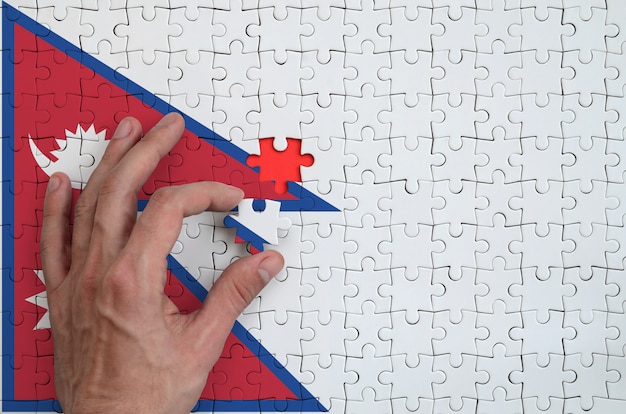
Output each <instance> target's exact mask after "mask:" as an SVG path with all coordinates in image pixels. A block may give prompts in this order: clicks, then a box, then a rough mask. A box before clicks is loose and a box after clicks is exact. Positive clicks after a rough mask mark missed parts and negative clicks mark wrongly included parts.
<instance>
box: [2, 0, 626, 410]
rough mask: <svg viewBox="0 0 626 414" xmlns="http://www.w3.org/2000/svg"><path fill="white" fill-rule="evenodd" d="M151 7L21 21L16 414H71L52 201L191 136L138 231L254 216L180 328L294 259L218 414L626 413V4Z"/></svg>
mask: <svg viewBox="0 0 626 414" xmlns="http://www.w3.org/2000/svg"><path fill="white" fill-rule="evenodd" d="M142 3H143V2H139V1H137V0H101V1H98V0H70V1H66V2H55V1H52V0H27V1H17V0H15V1H8V2H6V3H3V4H2V15H3V16H2V66H1V68H2V145H1V151H2V153H1V160H2V192H1V197H2V238H1V243H2V266H1V269H2V278H1V289H2V330H1V335H2V354H1V355H2V376H1V381H2V384H1V385H2V397H1V399H2V406H1V408H2V412H55V411H59V410H60V409H61V407H60V406H59V404H58V402H57V401H55V393H54V382H53V381H54V378H53V375H52V354H53V351H52V350H53V347H52V338H51V335H50V329H49V328H50V322H49V318H48V316H47V302H46V295H45V286H44V284H43V274H42V269H41V264H40V258H39V255H38V233H39V230H40V225H41V219H42V202H43V194H44V191H45V187H46V183H47V180H48V177H49V176H50V175H51V174H52V173H53V172H55V171H64V172H65V173H67V174H68V175H70V177H71V179H72V185H73V187H74V191H75V193H76V194H79V193H80V191H81V189H82V188H83V186H84V184H85V182H86V180H87V178H88V177H89V174H91V172H92V171H93V169H94V168H95V166H96V165H97V163H98V161H99V159H100V157H101V156H102V153H103V151H104V149H105V148H106V145H107V141H108V139H109V138H110V137H111V135H112V132H113V130H114V128H115V126H116V125H117V124H118V123H119V121H120V120H121V119H122V118H123V117H125V116H129V115H131V116H134V117H136V118H138V119H139V120H140V121H141V122H142V123H143V126H144V130H148V129H149V128H150V126H152V125H153V124H154V123H155V122H156V120H158V119H159V118H160V117H161V116H162V115H163V114H165V113H167V112H170V111H178V112H180V113H182V114H183V115H184V117H185V120H186V127H187V129H186V131H185V134H184V137H183V138H182V140H181V142H180V143H179V144H178V145H177V146H176V147H175V148H174V149H173V150H172V151H171V152H170V154H168V156H167V157H165V159H164V160H163V161H162V163H161V164H160V166H159V168H158V169H157V171H155V173H154V174H153V176H152V177H151V178H150V179H149V181H148V182H147V183H146V185H145V186H144V187H143V189H142V192H141V194H140V199H141V200H140V203H139V205H138V212H140V211H141V210H142V209H143V207H145V205H146V203H147V202H148V201H149V199H150V195H151V194H152V193H153V192H154V191H155V190H156V189H157V188H159V187H162V186H168V185H176V184H180V183H184V182H192V181H198V180H218V181H223V182H226V183H229V184H232V185H236V186H239V187H241V188H242V189H244V191H245V193H246V197H247V198H249V199H254V200H257V201H255V202H252V201H247V202H246V204H244V205H241V206H240V209H239V213H237V214H233V215H228V214H217V213H210V212H206V213H203V214H200V215H198V216H195V217H192V218H189V219H187V220H186V221H185V223H184V225H183V228H182V230H181V233H180V237H179V240H178V242H177V244H176V246H175V248H174V250H173V251H172V252H171V254H170V255H169V257H168V263H169V275H168V285H167V287H166V293H167V294H168V295H169V296H170V297H171V299H172V301H173V302H174V303H175V304H176V305H178V306H179V308H180V309H181V310H182V311H189V310H193V309H195V308H197V307H198V306H199V304H200V303H201V300H202V299H203V298H204V296H205V295H206V293H207V291H208V290H209V289H210V288H211V285H212V283H213V282H214V281H215V279H216V278H217V277H219V275H220V273H221V271H223V269H224V268H225V267H226V266H227V265H228V264H229V263H230V262H231V261H232V260H234V259H236V258H237V257H241V256H245V255H248V254H254V253H255V252H257V251H259V250H263V249H267V248H272V249H277V250H279V251H281V252H282V253H283V255H284V256H285V258H286V269H285V270H284V271H283V272H282V273H281V274H280V275H279V276H278V277H277V278H276V280H274V281H272V282H271V284H270V285H269V286H268V287H267V288H266V289H265V290H264V291H263V292H262V293H261V294H260V296H259V297H258V298H257V299H256V300H255V301H254V302H253V303H252V304H251V305H250V306H249V307H248V309H246V311H245V312H244V313H243V315H241V317H240V318H239V320H238V321H237V323H236V324H235V326H234V327H233V330H232V334H231V335H230V337H229V338H228V341H227V343H226V346H225V348H224V351H223V353H222V357H221V358H220V360H219V361H218V363H217V365H216V366H215V368H214V369H213V371H212V372H211V374H210V375H209V378H208V380H207V386H206V388H205V389H204V392H203V393H202V396H201V400H200V401H199V402H198V405H197V406H196V410H197V411H199V412H275V411H279V412H280V411H289V412H324V411H329V412H332V413H391V412H393V413H409V412H411V413H412V412H415V413H498V414H501V413H603V414H605V413H624V412H626V354H625V353H626V333H625V334H624V335H622V331H624V332H626V302H625V301H626V278H625V269H624V266H625V265H626V261H625V260H624V259H625V258H626V229H625V228H624V225H625V214H626V191H625V190H626V187H625V184H624V180H625V179H626V175H625V174H624V173H625V172H626V142H625V139H626V133H625V131H626V129H625V128H626V96H625V94H626V88H625V85H626V57H625V55H624V52H626V43H624V42H626V23H625V22H626V2H623V1H621V0H587V1H584V0H578V1H577V0H413V1H409V0H318V1H314V0H286V1H283V2H270V1H268V0H238V1H228V0H205V1H202V0H195V1H192V0H188V1H186V0H157V1H154V2H152V3H151V5H150V6H145V5H142ZM60 4H63V6H61V5H60ZM263 200H265V202H263ZM255 209H256V210H263V209H265V210H264V212H263V213H258V212H257V213H255V212H254V210H255Z"/></svg>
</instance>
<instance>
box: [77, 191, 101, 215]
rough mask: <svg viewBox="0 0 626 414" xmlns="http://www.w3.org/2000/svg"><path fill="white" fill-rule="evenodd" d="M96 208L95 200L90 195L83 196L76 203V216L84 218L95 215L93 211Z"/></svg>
mask: <svg viewBox="0 0 626 414" xmlns="http://www.w3.org/2000/svg"><path fill="white" fill-rule="evenodd" d="M95 206H96V203H95V200H94V198H93V197H92V196H91V195H90V194H83V195H82V196H81V197H79V198H78V201H76V205H75V206H74V216H75V217H84V216H86V215H90V214H93V210H94V208H95Z"/></svg>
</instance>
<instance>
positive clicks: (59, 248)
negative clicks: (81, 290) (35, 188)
mask: <svg viewBox="0 0 626 414" xmlns="http://www.w3.org/2000/svg"><path fill="white" fill-rule="evenodd" d="M71 204H72V190H71V186H70V180H69V178H68V177H67V176H66V175H65V174H54V175H53V176H52V177H50V181H48V189H47V192H46V199H45V201H44V208H43V225H42V229H41V241H40V251H41V262H42V266H43V269H45V271H44V278H45V281H46V288H47V289H48V291H49V292H51V291H54V290H55V289H56V288H57V287H58V286H59V285H60V284H61V283H62V282H63V280H64V279H65V276H66V275H67V273H68V271H69V268H70V209H71Z"/></svg>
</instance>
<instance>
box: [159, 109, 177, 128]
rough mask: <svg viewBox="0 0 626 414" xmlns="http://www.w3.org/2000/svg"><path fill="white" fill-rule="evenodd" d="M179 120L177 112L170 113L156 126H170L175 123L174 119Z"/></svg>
mask: <svg viewBox="0 0 626 414" xmlns="http://www.w3.org/2000/svg"><path fill="white" fill-rule="evenodd" d="M176 118H177V115H176V112H170V113H169V114H167V115H165V116H164V117H163V118H161V120H160V121H159V122H157V124H156V125H155V126H168V125H171V124H172V123H173V122H174V119H176Z"/></svg>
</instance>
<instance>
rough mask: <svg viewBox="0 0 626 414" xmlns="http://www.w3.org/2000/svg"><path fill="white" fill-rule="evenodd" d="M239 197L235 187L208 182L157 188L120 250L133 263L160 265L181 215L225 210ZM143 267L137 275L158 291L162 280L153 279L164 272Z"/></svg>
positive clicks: (172, 239) (236, 201) (175, 235)
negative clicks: (122, 248)
mask: <svg viewBox="0 0 626 414" xmlns="http://www.w3.org/2000/svg"><path fill="white" fill-rule="evenodd" d="M242 197H243V191H241V190H240V189H238V188H236V187H231V186H229V185H226V184H222V183H217V182H208V181H202V182H198V183H192V184H184V185H179V186H174V187H164V188H160V189H159V190H157V191H156V192H155V193H154V195H153V196H152V197H151V198H150V201H149V202H148V205H147V206H146V208H145V209H144V211H143V213H142V214H141V216H140V217H139V219H138V220H137V223H136V224H135V227H134V229H133V232H132V234H131V236H130V239H129V240H128V243H127V244H126V247H125V249H124V253H125V254H128V255H129V256H130V257H133V258H134V259H135V260H136V262H137V263H144V264H145V265H146V266H154V265H155V264H157V265H159V266H160V265H161V264H162V263H163V260H164V259H165V258H166V257H167V255H168V254H169V253H170V251H171V250H172V247H173V246H174V243H175V242H176V239H177V238H178V236H179V234H180V228H181V225H182V220H183V218H184V217H187V216H190V215H194V214H198V213H201V212H203V211H205V210H211V211H228V210H230V209H232V208H233V207H235V206H236V205H237V203H238V202H239V201H241V199H242ZM207 254H210V252H207ZM144 270H145V271H144V272H138V274H139V275H145V276H147V277H149V278H150V279H151V280H147V281H144V282H146V283H147V284H151V285H154V287H155V289H156V290H157V291H158V292H162V291H163V285H164V283H165V280H164V279H161V280H159V282H156V281H155V280H153V279H154V278H155V277H160V278H164V277H165V275H164V274H163V275H161V274H159V275H158V276H157V275H155V272H156V269H144Z"/></svg>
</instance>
